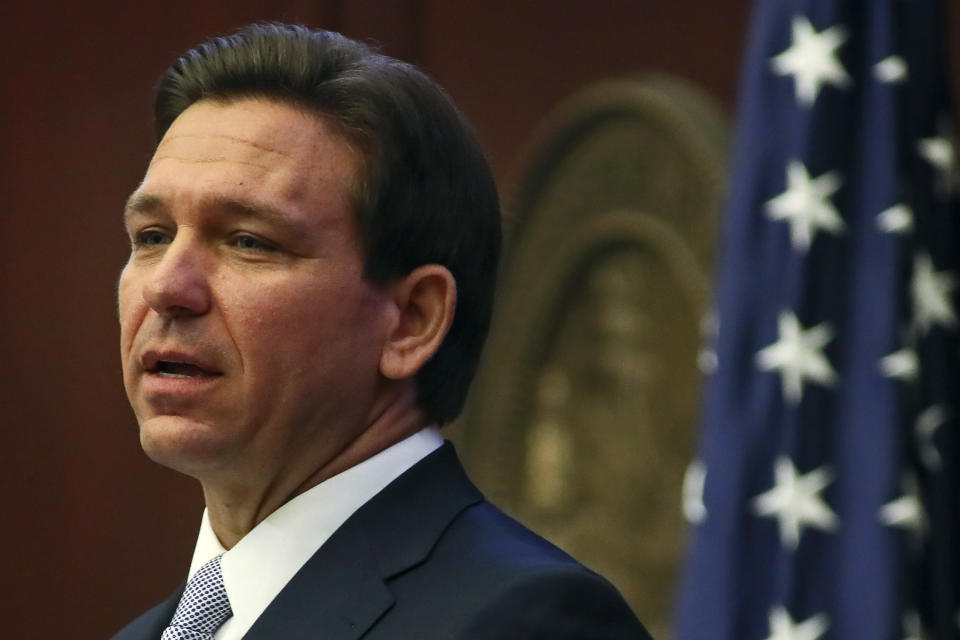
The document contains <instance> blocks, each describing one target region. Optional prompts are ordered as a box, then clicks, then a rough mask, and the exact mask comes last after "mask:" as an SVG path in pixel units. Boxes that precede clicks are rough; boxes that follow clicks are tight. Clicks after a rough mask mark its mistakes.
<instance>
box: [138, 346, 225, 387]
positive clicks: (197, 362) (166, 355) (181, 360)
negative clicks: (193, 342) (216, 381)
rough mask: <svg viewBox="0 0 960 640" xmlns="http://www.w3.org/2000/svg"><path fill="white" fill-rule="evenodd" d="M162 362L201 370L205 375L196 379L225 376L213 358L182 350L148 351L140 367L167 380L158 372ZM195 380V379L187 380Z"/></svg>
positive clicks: (145, 371) (154, 375)
mask: <svg viewBox="0 0 960 640" xmlns="http://www.w3.org/2000/svg"><path fill="white" fill-rule="evenodd" d="M161 362H174V363H177V364H185V365H192V366H194V367H197V368H198V369H200V370H201V371H202V372H203V373H204V375H202V376H197V377H196V379H198V380H202V379H206V378H216V377H219V376H222V375H223V371H221V370H220V369H219V367H218V366H217V365H216V364H215V363H214V362H213V359H212V358H209V357H205V356H203V355H202V354H196V353H191V352H190V351H187V350H181V349H146V350H144V351H143V352H142V353H141V355H140V367H141V369H142V370H143V372H144V373H146V374H148V375H150V376H153V377H158V378H165V376H162V375H160V374H159V373H158V372H157V366H158V365H159V364H160V363H161ZM185 379H188V380H190V379H193V378H185Z"/></svg>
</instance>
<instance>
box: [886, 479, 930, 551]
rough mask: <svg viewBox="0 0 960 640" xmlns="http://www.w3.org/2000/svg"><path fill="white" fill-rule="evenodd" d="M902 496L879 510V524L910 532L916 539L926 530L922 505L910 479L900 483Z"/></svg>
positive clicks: (914, 481) (915, 486)
mask: <svg viewBox="0 0 960 640" xmlns="http://www.w3.org/2000/svg"><path fill="white" fill-rule="evenodd" d="M902 486H903V495H902V496H900V497H899V498H897V499H896V500H893V501H891V502H888V503H887V504H885V505H883V506H882V507H881V508H880V514H879V515H880V522H882V523H883V524H885V525H887V526H888V527H900V528H901V529H905V530H907V531H912V532H913V533H914V534H916V535H917V536H918V537H919V536H920V535H921V534H922V533H923V532H924V530H925V529H926V518H925V517H924V515H923V503H922V502H921V501H920V494H919V493H918V490H917V482H916V480H915V479H913V478H911V477H906V478H904V480H903V482H902Z"/></svg>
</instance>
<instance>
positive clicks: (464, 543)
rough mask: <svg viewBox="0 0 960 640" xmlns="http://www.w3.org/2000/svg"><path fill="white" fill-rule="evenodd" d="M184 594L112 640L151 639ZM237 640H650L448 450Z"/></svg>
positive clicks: (393, 490) (378, 500) (384, 497)
mask: <svg viewBox="0 0 960 640" xmlns="http://www.w3.org/2000/svg"><path fill="white" fill-rule="evenodd" d="M182 591H183V585H181V586H180V588H179V589H177V591H176V592H175V593H174V594H173V595H172V596H171V598H170V599H169V600H167V601H166V602H164V603H163V604H160V605H158V606H157V607H154V608H153V609H151V610H150V611H148V612H147V613H145V614H144V615H142V616H141V617H140V618H138V619H137V620H135V621H134V622H132V623H131V624H130V625H129V626H127V627H126V628H125V629H123V630H122V631H120V633H118V634H117V635H116V636H114V640H147V639H150V640H157V639H158V638H159V637H160V634H161V633H162V632H163V629H164V628H165V627H166V626H167V624H168V623H169V621H170V619H171V618H172V617H173V612H174V609H176V606H177V602H178V601H179V599H180V594H181V593H182ZM244 638H245V639H250V640H298V639H304V640H306V639H307V638H309V639H311V640H313V639H322V640H355V639H358V638H364V639H365V640H374V639H385V640H386V639H388V640H403V639H410V640H430V639H434V638H437V639H441V638H457V639H464V640H466V639H474V638H475V639H481V638H483V639H488V638H490V639H492V638H506V639H509V640H520V639H524V638H531V639H532V638H543V639H544V640H547V639H549V640H560V639H564V638H570V639H572V638H596V639H601V638H603V639H608V638H609V639H611V640H612V639H617V640H620V639H622V640H627V639H630V640H639V639H644V638H647V639H648V638H649V635H648V634H647V632H646V631H645V630H644V629H643V627H642V626H641V624H640V623H639V622H638V621H637V619H636V617H635V616H634V615H633V613H632V612H631V611H630V609H629V607H628V606H627V604H626V603H625V602H624V601H623V599H622V598H621V597H620V594H619V593H617V591H616V589H614V588H613V587H612V586H611V585H610V584H609V583H608V582H607V581H606V580H604V579H603V578H601V577H600V576H598V575H596V574H594V573H592V572H591V571H589V570H587V569H586V568H584V567H583V566H582V565H580V564H578V563H577V562H576V561H575V560H573V559H572V558H570V557H569V556H568V555H566V554H565V553H564V552H562V551H560V550H559V549H557V548H556V547H554V546H553V545H551V544H550V543H548V542H547V541H545V540H543V539H542V538H540V537H538V536H537V535H536V534H534V533H533V532H531V531H530V530H528V529H526V528H524V527H523V526H522V525H520V524H519V523H517V522H516V521H514V520H512V519H510V518H509V517H507V516H506V515H505V514H503V513H502V512H501V511H499V510H498V509H496V508H495V507H494V506H492V505H491V504H490V503H488V502H486V501H485V500H484V499H483V496H482V495H481V494H480V492H479V491H478V490H477V489H476V487H474V486H473V484H472V483H471V482H470V480H469V479H468V478H467V476H466V474H465V473H464V471H463V468H462V467H461V466H460V462H459V461H458V460H457V456H456V453H454V450H453V447H452V445H450V444H449V443H448V444H446V445H444V446H443V447H441V448H440V449H438V450H437V451H435V452H433V453H432V454H430V455H429V456H427V457H426V458H424V459H423V460H421V461H420V462H419V463H418V464H416V465H414V466H413V467H412V468H411V469H409V470H408V471H407V472H406V473H404V474H403V475H401V476H400V477H399V478H397V479H396V480H395V481H394V482H393V483H391V484H390V485H389V486H388V487H386V488H385V489H384V490H383V491H381V492H380V493H379V494H378V495H377V496H375V497H374V498H373V499H372V500H370V501H369V502H368V503H367V504H365V505H364V506H363V507H362V508H360V509H359V510H358V511H357V512H356V513H354V514H353V515H352V516H351V517H350V518H349V519H348V520H347V521H346V522H345V523H344V524H343V525H342V526H341V527H340V528H339V529H338V530H337V531H336V532H335V533H334V534H333V536H331V537H330V539H329V540H328V541H327V542H326V543H325V544H324V545H323V546H322V547H321V548H320V550H319V551H317V553H316V554H314V556H313V557H311V558H310V560H308V561H307V563H306V564H305V565H304V566H303V568H302V569H301V570H300V571H299V572H298V573H297V574H296V575H295V576H294V577H293V579H292V580H291V581H290V582H289V583H288V584H287V585H286V587H284V589H283V590H282V591H281V592H280V593H279V594H278V595H277V597H276V598H275V599H274V601H273V602H272V603H270V605H269V606H268V607H267V609H266V610H265V611H264V612H263V614H262V615H261V616H260V618H259V619H258V620H257V621H256V622H255V623H254V625H253V627H252V628H251V629H250V631H248V632H247V634H246V635H245V636H244Z"/></svg>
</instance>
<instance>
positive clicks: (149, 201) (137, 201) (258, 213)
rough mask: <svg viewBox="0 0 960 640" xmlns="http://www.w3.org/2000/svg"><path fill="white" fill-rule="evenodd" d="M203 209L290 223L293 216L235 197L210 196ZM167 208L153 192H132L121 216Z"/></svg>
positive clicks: (274, 208)
mask: <svg viewBox="0 0 960 640" xmlns="http://www.w3.org/2000/svg"><path fill="white" fill-rule="evenodd" d="M199 206H200V207H201V208H204V209H219V210H222V211H228V212H231V213H234V214H236V215H239V216H240V217H244V218H263V219H266V220H273V221H275V222H280V223H284V224H287V225H290V224H292V223H293V218H292V216H290V215H287V214H286V213H284V211H283V210H282V209H279V208H277V207H274V206H273V205H270V204H267V203H265V202H256V201H253V200H241V199H237V198H229V197H219V196H211V197H209V198H204V199H203V200H201V202H200V203H199ZM168 210H169V208H168V207H167V204H166V202H165V201H164V199H163V198H162V197H161V196H159V195H157V194H153V193H139V192H138V193H134V194H133V195H132V196H130V197H129V198H128V199H127V203H126V205H125V206H124V208H123V218H124V220H128V219H129V218H130V217H131V216H133V215H136V214H138V213H166V212H167V211H168Z"/></svg>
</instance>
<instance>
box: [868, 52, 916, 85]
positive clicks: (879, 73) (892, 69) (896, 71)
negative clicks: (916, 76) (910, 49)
mask: <svg viewBox="0 0 960 640" xmlns="http://www.w3.org/2000/svg"><path fill="white" fill-rule="evenodd" d="M908 75H909V74H908V72H907V61H906V60H904V59H903V58H901V57H900V56H889V57H887V58H884V59H883V60H881V61H880V62H878V63H877V64H875V65H873V77H874V78H875V79H876V80H877V82H886V83H890V84H893V83H900V82H903V81H904V80H906V79H907V76H908Z"/></svg>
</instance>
